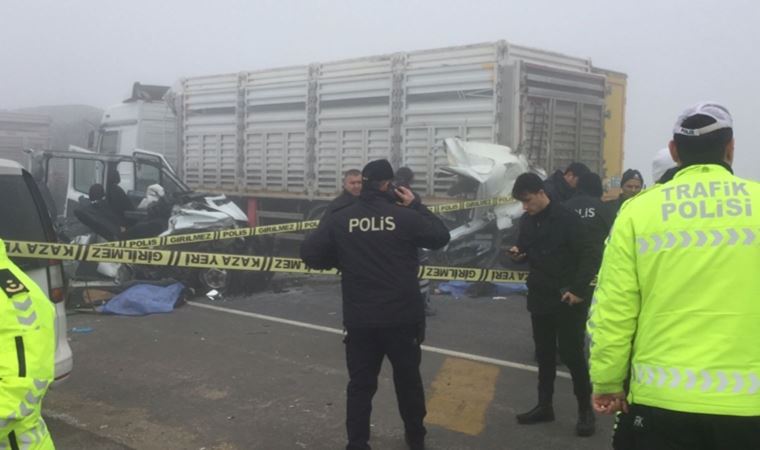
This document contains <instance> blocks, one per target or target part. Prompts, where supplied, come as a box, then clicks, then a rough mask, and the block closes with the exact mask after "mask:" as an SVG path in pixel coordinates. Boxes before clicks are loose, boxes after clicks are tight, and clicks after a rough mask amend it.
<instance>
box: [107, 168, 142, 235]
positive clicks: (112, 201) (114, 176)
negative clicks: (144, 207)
mask: <svg viewBox="0 0 760 450" xmlns="http://www.w3.org/2000/svg"><path fill="white" fill-rule="evenodd" d="M119 183H121V175H119V171H118V170H116V168H111V169H109V171H108V179H107V180H106V201H107V202H108V206H110V207H111V210H112V211H113V212H114V214H116V216H117V217H118V218H119V220H120V221H121V223H120V225H121V226H123V227H126V226H128V225H132V221H130V220H128V219H127V217H126V214H125V213H126V212H127V211H132V210H134V209H135V205H134V204H133V203H132V200H130V199H129V197H128V196H127V193H126V192H124V189H122V188H121V186H119Z"/></svg>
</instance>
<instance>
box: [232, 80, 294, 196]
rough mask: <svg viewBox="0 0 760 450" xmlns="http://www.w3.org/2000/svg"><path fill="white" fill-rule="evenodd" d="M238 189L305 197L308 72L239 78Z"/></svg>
mask: <svg viewBox="0 0 760 450" xmlns="http://www.w3.org/2000/svg"><path fill="white" fill-rule="evenodd" d="M245 80H246V81H245V84H244V90H245V124H244V128H245V137H244V139H243V143H242V146H243V152H244V158H243V167H244V170H243V171H242V174H241V178H242V179H241V180H240V183H239V187H240V189H242V190H256V191H275V192H289V193H296V194H301V193H304V192H306V187H305V183H304V181H305V180H306V179H307V169H308V168H307V155H306V140H307V138H306V130H305V128H306V126H305V125H306V118H307V110H306V108H307V106H306V105H307V101H308V89H309V70H308V67H290V68H285V69H276V70H267V71H258V72H249V73H247V74H245Z"/></svg>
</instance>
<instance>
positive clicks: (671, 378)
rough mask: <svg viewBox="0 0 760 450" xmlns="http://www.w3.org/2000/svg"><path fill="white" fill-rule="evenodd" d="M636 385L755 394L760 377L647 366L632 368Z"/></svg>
mask: <svg viewBox="0 0 760 450" xmlns="http://www.w3.org/2000/svg"><path fill="white" fill-rule="evenodd" d="M633 380H634V381H635V382H636V383H639V384H644V385H647V386H650V387H657V388H663V389H684V390H687V391H689V390H692V389H698V390H700V391H702V392H733V393H734V394H746V395H756V394H758V392H759V391H760V376H758V374H757V373H754V372H745V371H739V370H731V371H726V370H706V369H698V368H677V367H661V366H653V365H649V364H634V365H633Z"/></svg>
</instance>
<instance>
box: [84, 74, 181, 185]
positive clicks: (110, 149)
mask: <svg viewBox="0 0 760 450" xmlns="http://www.w3.org/2000/svg"><path fill="white" fill-rule="evenodd" d="M168 90H169V87H168V86H152V85H143V84H140V83H135V84H134V85H133V86H132V95H131V96H130V97H129V98H128V99H126V100H124V101H123V102H122V103H119V104H117V105H113V106H110V107H108V108H106V110H105V111H104V112H103V118H102V119H101V123H100V127H99V129H98V133H97V137H93V139H92V140H91V146H90V147H91V148H90V149H91V150H93V151H95V152H96V153H102V154H106V155H132V152H133V151H134V150H136V149H141V150H148V151H151V152H155V153H159V154H161V155H163V156H164V158H166V160H167V161H168V163H169V165H170V166H171V167H172V168H176V167H177V119H176V117H175V116H174V112H173V111H172V110H171V109H170V108H169V106H168V104H167V103H166V102H165V101H164V99H163V97H164V95H165V94H166V92H167V91H168ZM128 177H129V176H128Z"/></svg>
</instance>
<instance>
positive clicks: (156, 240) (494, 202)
mask: <svg viewBox="0 0 760 450" xmlns="http://www.w3.org/2000/svg"><path fill="white" fill-rule="evenodd" d="M513 201H514V200H513V199H512V197H494V198H489V199H485V200H463V201H460V202H456V203H445V204H440V205H433V206H429V207H428V209H429V210H430V211H431V212H433V213H436V214H441V213H446V212H453V211H462V210H466V209H473V208H481V207H485V206H500V205H506V204H509V203H512V202H513ZM318 226H319V220H305V221H301V222H288V223H280V224H276V225H263V226H258V227H251V228H231V229H226V230H217V231H201V232H198V233H185V234H173V235H169V236H160V237H158V236H157V237H150V238H144V239H130V240H127V241H114V242H104V243H102V244H95V245H97V246H100V247H120V248H153V247H168V246H172V245H182V244H195V243H199V242H211V241H219V240H223V239H237V238H247V237H251V236H262V235H268V234H279V233H296V232H299V231H309V230H316V229H317V227H318Z"/></svg>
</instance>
